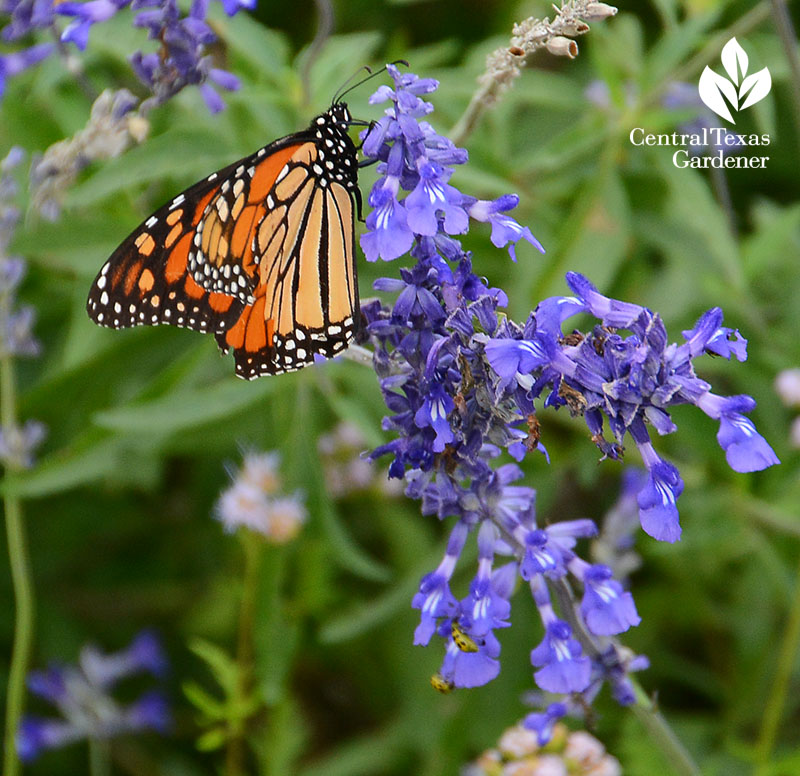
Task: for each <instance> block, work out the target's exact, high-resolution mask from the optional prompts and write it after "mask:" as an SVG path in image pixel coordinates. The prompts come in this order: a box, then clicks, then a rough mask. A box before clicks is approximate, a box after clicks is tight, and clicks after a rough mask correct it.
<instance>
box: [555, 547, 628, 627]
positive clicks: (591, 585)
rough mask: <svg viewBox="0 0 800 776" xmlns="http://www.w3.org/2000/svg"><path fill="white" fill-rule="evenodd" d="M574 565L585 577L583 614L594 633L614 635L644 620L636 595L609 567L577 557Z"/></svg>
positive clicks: (580, 574)
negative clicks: (615, 577)
mask: <svg viewBox="0 0 800 776" xmlns="http://www.w3.org/2000/svg"><path fill="white" fill-rule="evenodd" d="M573 567H574V568H575V569H576V570H578V575H579V576H581V577H582V579H583V584H584V592H583V600H582V601H581V614H582V615H583V619H584V621H585V622H586V625H587V627H588V628H589V630H590V631H591V632H592V633H594V634H596V635H598V636H614V635H616V634H618V633H624V632H625V631H626V630H628V628H630V627H631V626H635V625H638V624H639V623H640V622H641V621H642V618H641V617H639V615H638V613H637V611H636V605H635V604H634V603H633V596H632V595H631V594H630V593H628V592H627V591H625V590H623V589H622V585H620V583H619V582H617V580H615V579H614V578H613V577H612V574H611V569H610V568H609V567H608V566H603V565H601V564H597V565H594V566H590V565H589V564H588V563H584V562H583V561H580V560H578V559H576V560H575V561H574V563H573V565H572V566H570V568H571V569H572V568H573Z"/></svg>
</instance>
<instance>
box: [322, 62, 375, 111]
mask: <svg viewBox="0 0 800 776" xmlns="http://www.w3.org/2000/svg"><path fill="white" fill-rule="evenodd" d="M362 70H366V71H367V73H369V74H370V75H368V76H367V78H366V79H364V80H367V79H369V78H370V77H371V75H372V69H371V68H370V67H369V66H368V65H362V66H361V67H359V68H358V70H356V72H355V73H353V75H351V76H350V77H349V78H348V79H347V80H346V81H345V82H344V83H343V84H342V85H341V86H340V87H339V88H338V89H337V90H336V94H334V95H333V99H332V100H331V107H332V106H334V105H336V104H337V103H339V102H341V101H342V97H344V95H345V94H347V92H348V91H349V89H347V85H348V84H349V83H351V82H352V81H353V79H354V78H356V76H358V74H359V73H360V72H361V71H362ZM359 83H363V81H359Z"/></svg>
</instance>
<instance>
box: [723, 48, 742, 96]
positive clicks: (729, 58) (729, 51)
mask: <svg viewBox="0 0 800 776" xmlns="http://www.w3.org/2000/svg"><path fill="white" fill-rule="evenodd" d="M721 59H722V64H723V65H724V67H725V70H726V72H727V73H728V75H729V76H730V79H731V81H733V82H734V83H735V84H736V85H737V86H738V85H739V73H740V72H741V74H742V78H744V77H745V76H746V75H747V52H746V51H745V50H744V49H743V48H742V47H741V46H740V45H739V41H737V40H736V38H731V39H730V40H729V41H728V42H727V43H726V44H725V45H724V46H723V48H722V55H721ZM737 65H738V67H737Z"/></svg>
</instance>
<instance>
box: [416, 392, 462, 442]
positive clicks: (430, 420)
mask: <svg viewBox="0 0 800 776" xmlns="http://www.w3.org/2000/svg"><path fill="white" fill-rule="evenodd" d="M454 406H455V405H454V404H453V400H452V399H451V398H450V397H449V396H448V395H447V394H446V393H445V391H444V388H443V387H442V386H441V385H434V386H433V387H432V388H431V391H430V392H429V393H428V394H427V396H426V397H425V400H424V402H423V403H422V406H421V407H420V408H419V409H418V410H417V412H416V414H415V415H414V422H415V423H416V424H417V426H419V427H420V428H425V427H426V426H430V427H431V428H432V429H433V430H434V431H435V432H436V437H435V438H434V440H433V443H432V447H433V451H434V452H435V453H441V452H442V450H444V447H445V445H446V444H448V443H450V442H452V441H453V438H454V437H453V431H452V429H451V428H450V423H449V422H448V420H447V416H448V415H449V414H450V413H451V412H452V411H453V408H454Z"/></svg>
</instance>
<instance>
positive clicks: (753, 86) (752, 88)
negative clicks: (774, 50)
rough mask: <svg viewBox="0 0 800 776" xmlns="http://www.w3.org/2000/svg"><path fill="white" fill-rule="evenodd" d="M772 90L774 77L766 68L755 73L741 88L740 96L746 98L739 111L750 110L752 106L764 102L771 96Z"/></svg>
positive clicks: (745, 80) (748, 77) (746, 79)
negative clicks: (770, 91)
mask: <svg viewBox="0 0 800 776" xmlns="http://www.w3.org/2000/svg"><path fill="white" fill-rule="evenodd" d="M771 88H772V76H770V74H769V70H767V68H766V67H765V68H764V69H763V70H759V71H758V72H757V73H753V75H749V76H747V78H745V79H744V81H742V85H741V86H740V87H739V96H740V97H744V103H742V105H740V106H739V110H744V109H745V108H749V107H750V106H751V105H755V104H756V103H757V102H759V101H761V100H763V99H764V98H765V97H766V96H767V95H768V94H769V90H770V89H771ZM748 92H749V94H748ZM745 95H746V96H745Z"/></svg>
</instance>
